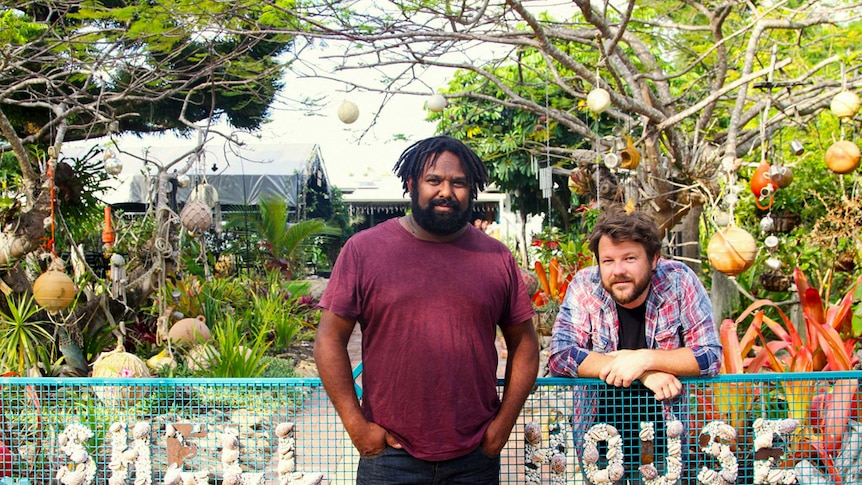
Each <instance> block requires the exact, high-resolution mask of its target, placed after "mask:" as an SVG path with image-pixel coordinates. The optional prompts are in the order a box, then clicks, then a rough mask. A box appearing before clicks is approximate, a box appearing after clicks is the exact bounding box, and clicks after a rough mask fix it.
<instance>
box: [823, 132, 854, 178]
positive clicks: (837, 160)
mask: <svg viewBox="0 0 862 485" xmlns="http://www.w3.org/2000/svg"><path fill="white" fill-rule="evenodd" d="M859 157H860V153H859V147H858V146H856V144H855V143H853V142H852V141H847V140H841V141H837V142H835V143H833V144H832V146H830V147H829V148H827V149H826V155H825V160H826V166H827V167H829V170H832V171H833V172H835V173H837V174H842V175H843V174H847V173H850V172H852V171H854V170H856V167H858V166H859Z"/></svg>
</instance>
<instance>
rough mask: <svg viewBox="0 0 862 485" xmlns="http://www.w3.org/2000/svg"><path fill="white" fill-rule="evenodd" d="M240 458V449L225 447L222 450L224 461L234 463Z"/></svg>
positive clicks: (222, 459) (222, 460)
mask: <svg viewBox="0 0 862 485" xmlns="http://www.w3.org/2000/svg"><path fill="white" fill-rule="evenodd" d="M237 459H239V450H238V449H236V448H234V449H225V450H223V451H222V452H221V462H222V463H225V464H227V463H234V462H235V461H237Z"/></svg>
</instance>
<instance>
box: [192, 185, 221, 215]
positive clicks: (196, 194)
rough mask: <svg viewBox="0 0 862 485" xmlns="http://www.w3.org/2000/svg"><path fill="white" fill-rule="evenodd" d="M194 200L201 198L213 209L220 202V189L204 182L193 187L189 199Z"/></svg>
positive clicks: (200, 199)
mask: <svg viewBox="0 0 862 485" xmlns="http://www.w3.org/2000/svg"><path fill="white" fill-rule="evenodd" d="M193 200H199V201H201V202H203V203H204V204H206V205H207V207H209V208H210V209H213V208H215V206H216V204H218V191H217V190H216V188H215V187H213V186H212V185H210V184H208V183H202V184H200V185H198V186H197V187H195V188H194V189H192V192H191V193H190V194H189V201H193Z"/></svg>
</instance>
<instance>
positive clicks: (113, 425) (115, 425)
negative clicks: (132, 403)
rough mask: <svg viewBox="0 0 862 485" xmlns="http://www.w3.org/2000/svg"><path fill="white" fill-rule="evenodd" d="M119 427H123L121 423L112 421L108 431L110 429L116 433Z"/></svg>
mask: <svg viewBox="0 0 862 485" xmlns="http://www.w3.org/2000/svg"><path fill="white" fill-rule="evenodd" d="M121 429H123V425H122V424H120V423H114V424H112V425H111V427H110V428H108V431H110V432H111V433H114V434H116V433H119V432H120V430H121Z"/></svg>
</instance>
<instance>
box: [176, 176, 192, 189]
mask: <svg viewBox="0 0 862 485" xmlns="http://www.w3.org/2000/svg"><path fill="white" fill-rule="evenodd" d="M191 182H192V179H191V177H189V176H188V175H186V174H180V175H177V187H179V188H181V189H184V188H186V187H188V186H189V184H190V183H191Z"/></svg>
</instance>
